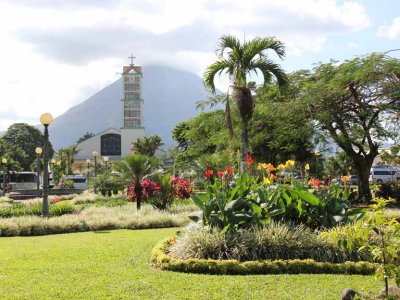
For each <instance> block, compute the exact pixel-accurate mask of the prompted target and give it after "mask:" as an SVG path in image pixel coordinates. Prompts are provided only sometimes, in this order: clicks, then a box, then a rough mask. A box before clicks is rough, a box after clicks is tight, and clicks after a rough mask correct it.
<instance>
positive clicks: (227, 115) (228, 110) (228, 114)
mask: <svg viewBox="0 0 400 300" xmlns="http://www.w3.org/2000/svg"><path fill="white" fill-rule="evenodd" d="M229 101H230V100H229V91H228V92H227V93H226V103H225V120H226V127H227V128H228V134H229V144H230V145H232V140H233V125H232V116H231V106H230V103H229Z"/></svg>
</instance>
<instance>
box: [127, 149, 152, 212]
mask: <svg viewBox="0 0 400 300" xmlns="http://www.w3.org/2000/svg"><path fill="white" fill-rule="evenodd" d="M125 162H126V166H127V167H128V169H129V173H127V174H126V175H127V176H128V178H130V179H131V182H132V183H133V186H134V192H135V195H136V207H137V209H138V210H139V209H140V205H141V201H142V196H143V187H142V186H141V184H140V182H141V181H142V179H143V178H144V177H145V176H146V175H148V174H150V173H151V170H152V169H153V168H155V167H156V166H157V165H156V164H155V160H154V159H152V158H150V157H148V156H146V155H143V154H140V153H135V154H133V155H130V156H127V157H126V158H125ZM125 170H126V168H125Z"/></svg>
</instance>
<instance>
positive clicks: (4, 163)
mask: <svg viewBox="0 0 400 300" xmlns="http://www.w3.org/2000/svg"><path fill="white" fill-rule="evenodd" d="M1 163H2V164H3V196H5V195H6V165H7V158H5V157H3V158H2V159H1Z"/></svg>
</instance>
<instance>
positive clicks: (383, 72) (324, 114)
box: [302, 53, 400, 200]
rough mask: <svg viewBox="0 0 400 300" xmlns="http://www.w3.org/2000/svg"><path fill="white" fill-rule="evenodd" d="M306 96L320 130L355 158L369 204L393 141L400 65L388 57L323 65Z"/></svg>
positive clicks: (307, 82)
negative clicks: (381, 156) (375, 173)
mask: <svg viewBox="0 0 400 300" xmlns="http://www.w3.org/2000/svg"><path fill="white" fill-rule="evenodd" d="M303 83H304V85H303V89H302V96H303V99H304V101H305V105H306V106H307V108H308V110H309V112H310V115H311V117H312V118H313V120H314V121H315V122H316V123H315V124H316V125H317V126H319V128H320V129H322V130H323V131H325V132H326V133H327V134H329V136H330V137H332V139H333V140H334V141H335V142H336V143H337V144H338V145H339V146H340V147H341V148H342V149H343V151H344V152H345V153H346V154H347V155H348V156H349V157H350V158H351V160H352V161H353V165H354V168H355V170H356V171H357V173H358V174H357V175H358V176H359V178H360V183H359V192H360V194H361V196H362V197H363V198H365V199H366V200H369V199H370V198H371V192H370V189H369V183H368V177H369V171H370V168H371V166H372V163H373V160H374V158H375V157H376V156H377V155H378V148H379V146H380V144H381V143H382V142H383V141H385V140H387V139H389V138H391V137H393V136H394V135H395V134H396V132H394V131H393V130H392V128H396V127H397V126H391V125H395V124H398V117H399V108H400V88H399V87H400V62H399V60H398V59H394V58H391V57H388V56H387V55H385V54H382V53H372V54H370V55H368V56H364V57H356V58H354V59H352V60H347V61H345V62H343V63H341V64H339V63H338V62H335V61H332V62H330V63H325V64H319V65H317V66H316V67H315V68H314V69H313V71H312V73H311V74H310V76H309V77H308V78H307V80H305V81H304V82H303Z"/></svg>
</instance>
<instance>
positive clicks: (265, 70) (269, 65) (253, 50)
mask: <svg viewBox="0 0 400 300" xmlns="http://www.w3.org/2000/svg"><path fill="white" fill-rule="evenodd" d="M219 46H220V49H219V50H218V52H219V53H218V60H217V61H216V62H214V63H213V64H212V65H210V66H208V68H207V69H206V71H205V72H204V75H203V80H204V85H205V86H206V87H207V88H209V89H210V90H211V91H212V92H213V93H215V84H214V78H215V75H217V74H218V75H220V74H221V73H222V72H223V71H225V72H226V73H228V75H229V77H230V80H231V84H232V85H231V87H232V89H233V91H232V96H233V98H234V99H236V104H237V107H238V112H239V115H240V118H241V121H242V133H241V139H240V170H241V172H244V171H245V170H246V163H247V130H248V123H249V120H250V119H251V117H252V116H253V111H254V100H253V96H252V95H251V91H250V88H249V87H248V86H247V75H249V74H251V73H252V72H254V73H256V74H257V71H260V72H261V73H262V75H263V77H264V85H265V84H267V83H269V82H271V81H272V79H273V78H275V79H276V81H277V82H278V85H279V86H281V87H282V86H285V85H286V83H287V76H286V73H285V72H284V71H283V70H282V69H281V68H280V66H279V65H277V64H276V63H274V62H273V61H272V60H270V59H269V58H268V56H267V54H266V53H265V52H266V51H267V50H273V51H274V52H275V53H276V54H277V55H278V57H279V58H283V57H284V56H285V47H284V45H283V43H282V42H281V41H279V40H277V39H276V38H274V37H266V38H260V37H256V38H254V39H253V40H251V41H249V42H243V43H241V42H240V41H239V40H238V39H237V38H235V37H234V36H231V35H224V36H222V37H221V39H220V43H219ZM226 50H228V52H227V53H226V54H227V55H224V54H225V52H226ZM227 102H228V101H227Z"/></svg>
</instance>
